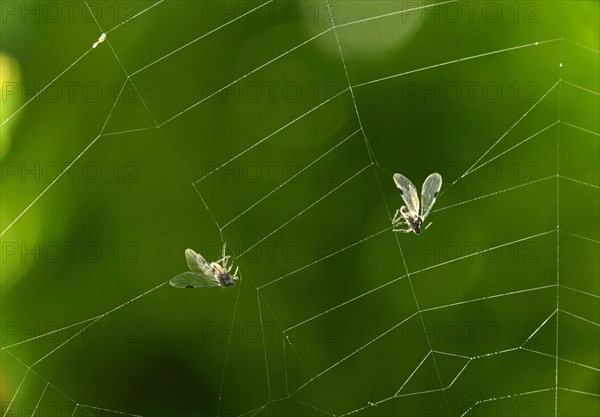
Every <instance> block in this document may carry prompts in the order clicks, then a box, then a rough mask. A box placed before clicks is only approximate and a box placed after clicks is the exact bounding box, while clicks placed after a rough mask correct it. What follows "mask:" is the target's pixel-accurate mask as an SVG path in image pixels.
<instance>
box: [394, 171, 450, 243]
mask: <svg viewBox="0 0 600 417" xmlns="http://www.w3.org/2000/svg"><path fill="white" fill-rule="evenodd" d="M394 182H395V183H396V188H398V191H399V192H400V195H401V196H402V200H404V204H406V205H405V206H402V207H400V208H399V209H398V210H397V211H396V214H395V215H394V218H393V220H392V226H393V230H394V232H401V233H410V232H415V234H417V235H418V234H420V233H421V225H422V224H423V222H424V221H425V218H426V217H427V216H428V215H429V212H430V211H431V207H433V203H435V200H436V198H437V196H438V193H439V192H440V189H441V188H442V176H441V175H440V174H438V173H437V172H434V173H433V174H431V175H429V176H428V177H427V178H426V179H425V181H424V182H423V189H422V190H421V204H420V205H419V197H418V195H417V189H416V188H415V186H414V185H413V183H412V182H410V180H409V179H408V178H406V177H405V176H404V175H402V174H394ZM419 206H420V211H419ZM402 226H406V228H404V229H402V228H401V227H402ZM429 226H431V223H429V224H428V225H427V226H425V229H427V228H428V227H429ZM425 229H423V230H425Z"/></svg>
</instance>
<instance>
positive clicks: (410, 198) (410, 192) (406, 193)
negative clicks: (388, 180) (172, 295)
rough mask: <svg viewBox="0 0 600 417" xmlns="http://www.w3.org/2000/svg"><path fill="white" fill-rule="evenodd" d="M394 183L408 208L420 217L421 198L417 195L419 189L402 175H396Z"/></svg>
mask: <svg viewBox="0 0 600 417" xmlns="http://www.w3.org/2000/svg"><path fill="white" fill-rule="evenodd" d="M394 182H395V183H396V188H398V191H399V192H400V195H401V196H402V200H404V204H406V208H408V210H409V211H410V212H412V213H414V214H416V215H418V214H419V197H418V195H417V189H416V188H415V186H414V185H413V183H412V182H410V180H409V179H408V178H406V177H405V176H404V175H402V174H394Z"/></svg>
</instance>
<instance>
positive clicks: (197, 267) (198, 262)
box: [185, 249, 212, 276]
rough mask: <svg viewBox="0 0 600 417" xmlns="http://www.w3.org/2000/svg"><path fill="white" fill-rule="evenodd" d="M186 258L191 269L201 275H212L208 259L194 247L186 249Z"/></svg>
mask: <svg viewBox="0 0 600 417" xmlns="http://www.w3.org/2000/svg"><path fill="white" fill-rule="evenodd" d="M185 260H186V261H187V264H188V267H189V268H190V271H192V272H195V273H196V274H199V275H210V276H212V268H211V267H210V265H209V263H208V262H206V259H204V258H203V257H202V255H200V254H199V253H196V252H194V251H193V250H192V249H186V250H185Z"/></svg>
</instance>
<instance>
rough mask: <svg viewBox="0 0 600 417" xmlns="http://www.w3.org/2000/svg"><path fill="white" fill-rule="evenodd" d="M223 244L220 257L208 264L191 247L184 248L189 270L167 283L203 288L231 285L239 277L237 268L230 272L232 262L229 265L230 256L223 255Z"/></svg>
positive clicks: (182, 286)
mask: <svg viewBox="0 0 600 417" xmlns="http://www.w3.org/2000/svg"><path fill="white" fill-rule="evenodd" d="M225 246H226V244H223V252H222V254H221V259H219V260H218V261H215V262H211V263H210V264H209V263H208V262H207V261H206V259H204V258H203V257H202V255H200V254H199V253H196V252H194V251H193V250H192V249H186V250H185V259H186V261H187V264H188V267H189V268H190V270H189V271H187V272H183V273H181V274H179V275H177V276H175V277H173V278H172V279H171V280H170V281H169V284H171V285H172V286H173V287H175V288H204V287H231V286H233V285H235V283H236V282H237V281H238V280H239V279H240V277H238V269H239V268H236V269H235V272H234V273H233V274H231V273H230V271H231V269H232V268H233V264H231V265H229V262H230V259H231V256H229V255H225Z"/></svg>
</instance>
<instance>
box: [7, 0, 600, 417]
mask: <svg viewBox="0 0 600 417" xmlns="http://www.w3.org/2000/svg"><path fill="white" fill-rule="evenodd" d="M223 4H225V3H219V4H217V6H219V5H223ZM287 4H293V5H299V6H290V7H300V8H301V9H302V10H303V11H304V17H303V18H302V19H298V20H295V21H292V20H293V19H290V18H289V15H287V20H286V19H284V18H283V17H282V16H279V17H274V18H273V19H272V20H269V21H268V22H267V24H264V22H260V23H262V24H260V23H257V21H256V20H253V19H259V21H260V17H257V16H263V19H264V16H265V14H262V15H261V14H260V13H261V11H262V12H264V11H265V10H278V9H270V7H271V6H276V5H278V6H281V7H282V8H283V6H282V5H287ZM455 4H456V3H455V2H452V1H450V2H442V3H419V4H417V3H415V4H408V3H403V2H381V3H379V2H378V3H375V4H374V3H371V2H370V3H366V2H348V3H335V2H327V1H323V2H314V3H311V4H310V5H307V4H306V3H276V2H274V1H267V2H264V3H262V4H258V3H257V4H252V5H246V6H244V7H241V6H235V7H233V8H232V9H231V10H232V11H230V12H228V14H226V16H223V15H219V14H217V15H211V16H210V18H208V19H206V21H202V23H203V25H201V26H202V27H201V30H200V31H199V29H198V25H197V23H198V22H197V18H198V16H199V15H200V14H201V13H204V12H206V11H207V10H208V9H204V8H203V7H205V6H203V5H202V4H198V5H196V4H191V3H182V2H163V1H158V2H156V3H152V4H148V3H143V4H142V6H140V7H139V12H137V13H135V14H133V15H131V16H128V17H127V18H125V19H123V20H121V21H119V22H112V21H110V20H109V19H107V18H106V14H104V16H105V18H104V20H103V19H102V17H100V15H99V14H98V10H97V9H96V8H95V7H94V5H93V4H91V5H90V4H86V7H87V10H88V11H89V13H90V16H92V21H93V22H94V24H95V25H97V28H96V29H97V30H92V29H91V28H90V27H89V24H88V25H87V26H84V27H85V33H89V34H90V36H89V46H90V49H86V50H85V52H83V53H82V54H81V55H80V56H79V57H75V58H73V57H69V58H67V57H65V58H64V60H63V61H62V62H63V63H64V62H71V64H69V65H66V66H64V69H63V68H58V69H57V70H56V71H55V73H56V74H58V75H57V76H56V77H54V78H52V81H50V82H48V83H46V84H44V87H43V88H41V89H40V90H39V92H38V95H42V94H43V93H44V92H45V91H47V89H49V88H50V87H51V86H52V84H53V83H55V82H56V81H57V80H61V79H63V78H64V77H66V76H67V75H68V74H74V77H75V79H79V80H87V79H89V77H88V76H87V75H86V74H90V73H91V74H95V76H96V78H95V79H96V80H102V81H106V84H108V83H109V82H110V81H112V82H115V81H117V83H116V86H117V88H116V90H115V95H114V96H113V97H106V98H105V99H104V100H102V101H101V102H100V103H96V104H94V106H93V108H90V111H88V117H87V119H86V120H85V123H82V125H81V126H78V128H77V130H76V131H71V132H69V131H67V133H68V134H69V135H68V136H66V137H67V138H68V140H67V139H65V136H62V137H61V136H60V135H61V134H65V132H64V130H61V129H56V133H54V134H53V135H55V136H52V137H53V139H54V140H53V142H52V148H53V150H52V152H51V154H52V155H53V156H51V157H44V152H48V146H47V145H45V144H44V143H43V142H41V141H40V140H39V139H32V142H33V144H32V145H27V148H26V149H22V148H19V147H18V144H16V145H15V146H16V150H15V152H21V153H22V155H24V156H23V159H25V160H28V161H35V160H36V159H37V160H42V161H49V160H52V159H51V158H55V159H56V158H68V159H69V163H68V164H66V165H65V168H64V169H63V170H61V171H60V172H59V173H58V175H57V176H56V178H54V179H53V180H51V181H49V182H48V183H47V184H39V183H34V184H33V185H29V184H28V187H25V186H24V184H23V183H22V182H21V183H20V182H19V181H18V180H12V182H11V181H7V182H5V181H4V179H3V197H4V198H3V201H2V206H3V207H2V233H1V234H2V242H3V258H4V257H6V259H7V262H4V261H5V260H4V259H3V264H2V265H3V279H2V288H3V291H2V300H3V306H2V310H3V314H2V315H3V319H2V322H3V338H2V348H1V349H2V351H1V352H2V369H3V370H2V380H3V388H2V403H3V415H6V416H8V415H52V414H51V412H53V410H55V409H56V410H58V411H57V412H56V413H55V414H54V415H73V416H89V415H92V416H93V415H144V416H152V415H199V414H200V415H223V416H225V415H248V416H250V415H256V416H258V415H264V416H269V415H273V416H275V415H335V416H341V415H366V416H371V415H382V416H389V415H422V414H425V413H429V414H433V415H489V414H490V412H495V413H496V414H499V415H507V414H510V415H514V414H515V413H517V412H519V413H523V414H527V413H534V414H536V415H574V414H577V415H596V414H597V413H598V404H599V403H598V397H599V396H600V390H599V389H598V372H599V367H600V364H598V359H597V348H596V346H597V345H598V339H599V335H598V327H599V323H598V322H597V316H598V314H597V313H598V302H599V301H598V300H599V298H600V296H599V295H598V294H599V289H598V280H597V276H598V256H597V255H598V244H599V236H598V229H599V228H598V215H597V214H598V185H597V184H598V169H597V168H598V157H597V155H598V152H597V151H598V131H599V130H600V127H599V126H598V117H597V114H598V90H599V86H598V81H597V74H598V50H597V49H594V47H592V46H595V47H596V48H597V46H596V45H594V44H593V43H590V42H592V41H590V39H596V38H597V36H588V35H587V34H586V33H585V32H584V31H579V30H578V29H577V26H575V25H573V21H577V19H580V18H581V13H582V10H586V9H585V8H586V7H592V10H593V12H595V13H596V15H597V5H595V4H594V3H578V5H577V8H575V7H574V8H573V9H571V8H570V7H569V8H567V7H566V6H565V5H564V4H561V3H558V2H556V3H554V2H553V3H549V4H546V3H543V4H541V3H540V4H537V6H536V7H537V9H535V8H534V9H530V8H528V6H527V5H528V4H529V5H531V4H536V3H531V2H530V3H516V4H517V5H518V10H519V11H520V13H521V15H519V18H518V19H517V20H518V22H517V23H514V22H512V23H511V25H512V26H510V29H511V32H510V33H511V36H509V37H507V36H494V35H493V33H495V32H496V31H497V30H498V27H499V26H498V25H499V24H491V23H492V22H489V21H483V20H482V19H481V18H480V19H475V20H476V21H475V22H469V23H468V24H456V23H455V22H452V21H450V17H449V16H450V15H443V14H441V16H442V17H443V16H445V18H440V19H439V20H438V19H437V18H436V16H440V15H435V14H428V13H435V12H434V11H435V10H437V11H438V13H442V11H443V10H446V11H447V12H450V11H452V10H453V9H449V7H451V5H455ZM493 4H496V3H493ZM213 5H214V4H213ZM498 7H499V6H498ZM594 7H595V8H594ZM445 8H446V9H445ZM290 10H292V9H288V11H290ZM502 10H503V11H504V13H508V12H509V10H511V9H509V8H508V6H502ZM531 10H537V11H538V13H539V14H536V16H538V20H537V22H536V25H535V30H533V29H532V28H531V26H527V25H525V24H524V22H525V17H524V15H523V13H526V12H531ZM308 11H310V14H308V13H307V12H308ZM592 15H593V13H592ZM202 16H204V15H202ZM267 16H268V15H267ZM273 16H277V14H276V13H274V14H273ZM512 17H514V15H512V16H511V18H512ZM488 18H489V17H488ZM128 22H129V24H128ZM132 22H135V23H137V24H133V23H132ZM503 22H504V21H503ZM592 22H594V23H593V24H594V25H595V26H593V27H591V28H588V29H589V30H592V32H593V33H595V34H596V35H597V33H598V27H597V19H596V20H592ZM504 24H508V23H506V22H504ZM399 27H400V28H401V29H398V28H399ZM157 28H158V29H159V30H157ZM100 33H107V40H106V42H105V43H104V44H101V45H100V46H98V48H97V49H91V44H92V43H93V42H94V41H95V39H96V37H97V36H99V34H100ZM397 33H401V34H402V36H397ZM473 33H477V34H478V35H479V36H481V37H482V38H483V39H485V42H473V41H471V40H472V36H473ZM165 34H166V35H167V36H165ZM381 34H384V35H385V36H382V35H381ZM407 38H408V39H409V40H408V41H407V40H406V39H407ZM432 39H434V40H435V42H433V41H432ZM36 42H38V41H37V40H36ZM457 44H460V45H461V46H460V48H459V49H458V51H459V53H457V49H456V48H455V47H454V46H455V45H457ZM214 45H224V46H225V47H222V48H218V49H214ZM398 45H399V46H398ZM589 45H592V46H589ZM134 52H135V53H134ZM198 57H202V59H198ZM98 63H100V65H101V70H99V69H98V65H99V64H98ZM583 64H585V65H583ZM291 69H294V70H293V71H292V70H291ZM107 80H108V81H107ZM206 80H211V81H210V83H209V82H206ZM268 83H271V84H268ZM493 83H495V84H493ZM527 83H530V84H527ZM256 85H259V86H262V88H263V89H264V88H265V87H264V86H265V85H267V87H268V86H269V85H271V86H273V85H274V86H283V85H287V86H290V85H292V86H294V87H297V85H300V86H301V88H302V89H303V90H304V91H305V94H304V95H303V96H302V97H301V99H298V100H296V99H295V98H292V96H288V97H286V99H282V98H281V97H280V98H279V99H274V102H273V103H270V104H271V105H270V106H261V105H257V104H256V103H255V102H252V99H251V96H250V95H249V94H250V91H252V90H251V88H255V87H256ZM457 85H458V86H459V88H460V89H461V91H463V93H464V94H467V92H469V91H476V92H477V93H478V94H484V93H483V92H482V91H483V90H480V89H475V87H478V86H483V85H491V86H492V87H489V88H490V89H489V90H486V93H485V94H487V93H489V95H488V96H484V95H481V96H478V97H476V98H474V99H473V100H472V101H471V102H469V101H468V100H467V99H464V100H467V104H465V102H464V100H463V101H462V102H461V103H460V105H457V104H456V101H453V100H454V99H455V96H452V92H454V91H456V88H457ZM497 85H500V86H501V87H502V88H503V89H504V91H503V93H504V94H503V95H502V98H501V99H498V100H496V101H495V98H494V96H493V92H494V90H493V88H495V87H497ZM243 86H245V87H246V88H248V90H242V88H243ZM332 86H333V88H330V87H332ZM436 86H441V87H439V88H440V90H439V91H438V90H436V88H438V87H436ZM465 86H466V87H465ZM236 88H238V89H237V90H236ZM468 88H472V90H468ZM511 88H514V89H512V90H511ZM199 91H201V93H199ZM243 91H245V93H242V92H243ZM290 91H293V90H290ZM290 91H288V93H290ZM307 91H310V92H311V94H307V93H306V92H307ZM415 91H416V93H415ZM436 91H437V92H436ZM532 91H533V92H534V93H533V94H530V93H531V92H532ZM227 94H229V96H228V95H227ZM244 94H248V95H246V96H244ZM290 94H291V93H290ZM38 95H34V96H33V97H31V98H30V99H28V100H26V101H25V102H24V103H22V105H21V106H19V107H17V108H16V109H15V110H14V111H13V112H12V113H10V114H9V115H7V116H6V117H3V121H2V129H3V134H7V132H8V129H13V127H12V126H13V124H15V123H17V122H19V120H20V122H19V123H23V122H24V121H33V123H43V124H47V125H48V127H47V128H46V129H51V127H52V123H53V122H55V121H54V120H53V119H60V120H64V119H68V118H70V117H71V114H70V112H69V111H67V110H65V109H64V108H61V109H60V111H59V112H56V109H55V108H54V107H52V106H51V105H50V103H39V102H37V101H36V97H38ZM516 95H518V99H516V97H517V96H516ZM131 97H134V98H135V99H134V100H127V98H131ZM228 97H231V99H229V100H228V99H227V98H228ZM240 97H241V98H240ZM438 97H439V99H438ZM581 109H585V110H583V111H582V110H581ZM72 111H73V110H72V109H71V112H72ZM48 115H52V118H53V119H49V118H48ZM448 116H451V117H448ZM446 119H448V120H446ZM17 133H18V135H15V143H16V142H17V140H16V138H19V142H20V141H24V142H27V137H26V135H24V134H23V132H19V131H17ZM25 133H26V132H25ZM20 135H24V136H25V137H24V138H23V139H22V140H21V139H20V137H21V136H20ZM90 139H91V140H90ZM446 139H449V140H446ZM56 144H60V146H56ZM57 149H58V150H57ZM66 155H68V156H66ZM115 155H119V160H120V161H128V160H133V161H138V163H139V165H140V167H141V168H140V172H143V173H145V176H144V181H142V182H141V183H139V184H138V183H134V184H137V185H136V188H135V189H133V188H132V187H129V188H128V187H126V186H124V185H123V184H109V186H105V187H98V186H96V185H94V184H93V183H89V182H87V183H82V184H73V183H72V182H71V181H69V174H70V173H71V171H72V169H73V168H75V167H76V166H77V164H85V163H100V164H101V165H102V166H107V165H109V163H110V162H111V161H113V160H114V158H115ZM9 156H10V154H9ZM257 167H258V168H257ZM288 168H291V170H289V169H288ZM257 169H260V170H262V171H256V170H257ZM432 171H438V172H440V173H441V174H442V176H443V178H444V185H443V187H442V192H441V193H440V194H441V195H440V196H439V198H438V202H437V203H436V206H435V207H434V209H433V211H432V213H431V216H430V218H429V219H428V220H433V221H434V222H435V224H434V225H433V226H432V227H431V228H430V229H428V230H427V232H426V233H425V234H423V235H422V236H413V235H398V234H394V233H392V232H391V225H390V220H391V218H392V217H393V214H394V211H395V209H396V208H397V207H398V206H399V205H400V204H401V202H400V199H399V196H398V195H397V193H396V191H395V189H394V186H393V182H392V181H391V175H392V173H393V172H403V173H406V175H407V176H408V177H409V178H411V179H413V181H414V182H415V184H417V186H420V184H421V183H422V181H423V179H424V178H425V177H426V176H427V175H428V174H429V173H430V172H432ZM255 172H262V173H263V175H261V177H260V178H259V179H256V175H254V176H253V174H254V173H255ZM40 185H42V186H41V188H40ZM98 194H99V195H98ZM59 196H60V197H59ZM64 196H68V197H64ZM85 198H89V199H90V201H92V202H94V203H95V204H101V210H99V209H97V208H96V207H94V205H93V204H90V205H85V204H81V206H80V208H79V211H78V212H71V211H70V209H69V208H68V207H67V206H68V204H69V203H70V202H74V201H82V200H83V201H85ZM575 213H576V216H575ZM69 216H72V217H73V218H75V220H74V221H72V223H70V221H69ZM180 219H185V220H183V221H180ZM42 221H43V222H44V223H51V224H49V225H45V227H44V228H42V227H41V226H40V224H41V223H42ZM90 223H91V225H90ZM94 223H98V225H99V226H97V225H95V224H94ZM107 224H114V227H113V228H112V229H111V234H110V236H107V235H106V231H105V230H103V225H107ZM81 230H83V231H81ZM76 231H77V232H76ZM174 231H176V232H175V233H174ZM53 239H54V240H62V241H79V242H80V243H85V242H108V241H110V242H115V241H116V242H118V243H117V245H116V247H117V248H118V249H121V250H123V249H124V246H123V245H122V243H120V242H130V241H133V242H139V243H138V244H137V245H134V246H135V247H138V246H139V248H138V249H139V257H140V260H141V262H131V263H127V262H125V263H121V262H116V261H114V259H109V260H107V259H104V258H103V259H102V260H101V261H100V262H98V263H91V262H75V263H68V264H66V265H65V264H64V263H62V264H61V263H52V262H40V261H39V260H36V259H32V257H31V256H30V257H27V256H25V258H24V259H25V261H22V260H21V259H22V258H16V257H9V256H8V250H9V249H12V248H14V245H13V243H14V242H19V243H20V242H26V243H27V244H29V245H30V246H31V245H35V242H36V241H46V242H48V241H50V242H52V241H53ZM224 241H227V242H228V249H229V252H231V254H232V255H233V257H234V259H235V262H236V265H239V266H240V270H241V274H242V281H241V283H240V285H238V286H236V287H234V288H233V289H228V290H227V291H220V292H219V291H200V290H197V291H189V292H188V291H184V292H180V291H177V290H174V289H172V288H170V287H168V285H167V283H168V279H169V278H171V277H172V276H173V275H175V274H176V273H179V272H182V271H181V269H182V268H183V266H184V262H183V250H184V249H185V248H186V247H193V248H195V249H196V250H197V251H198V252H200V253H202V254H203V255H205V256H206V257H207V258H208V259H211V260H212V259H216V258H218V254H219V251H220V246H221V243H222V242H224ZM44 247H45V248H46V247H48V245H46V246H44ZM298 253H301V255H298ZM120 256H121V257H122V256H124V255H123V254H122V253H121V255H120ZM115 259H117V258H115ZM119 259H121V258H119ZM594 278H596V279H594ZM40 293H47V294H48V297H44V298H43V301H40V295H39V294H40ZM82 304H83V305H82ZM33 306H35V308H33ZM99 312H100V313H99ZM48 323H52V326H49V325H48ZM56 323H59V324H56ZM15 329H18V331H14V330H15ZM90 332H93V333H90ZM99 334H100V335H99Z"/></svg>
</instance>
